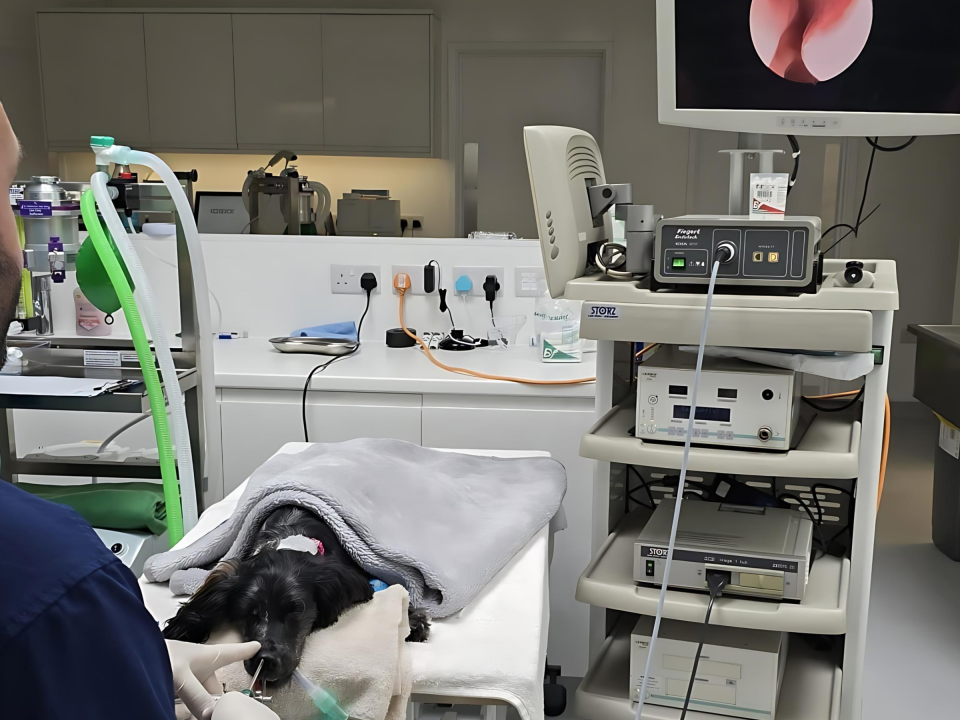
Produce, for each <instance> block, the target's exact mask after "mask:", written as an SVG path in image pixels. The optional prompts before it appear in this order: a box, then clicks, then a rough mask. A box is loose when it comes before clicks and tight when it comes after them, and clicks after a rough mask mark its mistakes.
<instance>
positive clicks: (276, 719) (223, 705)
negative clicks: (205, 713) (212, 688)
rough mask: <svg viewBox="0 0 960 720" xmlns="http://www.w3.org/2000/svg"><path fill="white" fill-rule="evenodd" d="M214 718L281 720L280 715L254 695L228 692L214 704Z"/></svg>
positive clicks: (216, 719)
mask: <svg viewBox="0 0 960 720" xmlns="http://www.w3.org/2000/svg"><path fill="white" fill-rule="evenodd" d="M212 720H280V716H279V715H277V714H276V713H275V712H274V711H273V710H271V709H270V708H268V707H267V706H266V705H264V704H263V703H262V702H258V701H257V700H254V699H253V698H252V697H247V696H246V695H244V694H243V693H238V692H228V693H227V694H225V695H224V696H223V697H222V698H220V699H219V700H218V701H217V704H216V705H215V706H214V708H213V717H212Z"/></svg>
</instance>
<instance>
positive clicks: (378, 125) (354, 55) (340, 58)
mask: <svg viewBox="0 0 960 720" xmlns="http://www.w3.org/2000/svg"><path fill="white" fill-rule="evenodd" d="M322 45H323V107H324V117H325V120H326V123H325V126H324V144H325V145H326V146H327V147H329V148H332V149H355V150H361V151H363V150H367V151H377V150H394V151H398V152H414V153H415V152H429V151H430V138H431V124H430V76H431V73H430V69H431V67H430V66H431V52H430V18H429V16H427V15H412V16H404V15H324V16H323V43H322Z"/></svg>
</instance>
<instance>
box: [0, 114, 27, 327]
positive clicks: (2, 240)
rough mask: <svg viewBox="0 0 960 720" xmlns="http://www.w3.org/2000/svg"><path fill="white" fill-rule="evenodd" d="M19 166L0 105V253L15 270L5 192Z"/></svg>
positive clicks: (19, 259) (15, 244) (15, 247)
mask: <svg viewBox="0 0 960 720" xmlns="http://www.w3.org/2000/svg"><path fill="white" fill-rule="evenodd" d="M19 164H20V143H19V142H18V141H17V136H16V135H14V134H13V128H12V127H10V121H9V120H8V119H7V114H6V113H5V112H4V110H3V105H2V104H0V191H2V192H3V194H2V196H0V253H2V254H3V255H5V256H6V257H7V258H9V260H10V261H11V262H13V263H14V264H15V265H16V267H17V268H19V267H21V266H22V264H23V253H21V252H20V238H19V237H18V235H17V226H16V224H15V223H14V219H13V212H12V211H11V209H10V203H8V202H7V191H8V190H9V188H10V186H11V185H12V184H13V181H14V180H16V179H17V167H18V166H19ZM12 319H13V318H0V322H4V323H9V322H10V321H11V320H12Z"/></svg>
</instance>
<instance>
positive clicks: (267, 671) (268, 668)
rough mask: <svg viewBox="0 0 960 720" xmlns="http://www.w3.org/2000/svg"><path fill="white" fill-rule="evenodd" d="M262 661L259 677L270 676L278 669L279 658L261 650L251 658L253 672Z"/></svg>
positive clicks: (271, 652)
mask: <svg viewBox="0 0 960 720" xmlns="http://www.w3.org/2000/svg"><path fill="white" fill-rule="evenodd" d="M261 660H262V661H263V670H261V671H260V677H266V676H267V675H272V674H273V673H275V672H276V671H277V670H278V669H279V668H280V656H279V655H278V654H277V653H275V652H273V651H271V650H261V651H260V652H258V653H257V654H256V655H254V656H253V664H254V672H256V668H257V667H258V666H259V665H260V661H261Z"/></svg>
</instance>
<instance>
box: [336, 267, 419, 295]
mask: <svg viewBox="0 0 960 720" xmlns="http://www.w3.org/2000/svg"><path fill="white" fill-rule="evenodd" d="M368 272H369V273H373V274H374V275H375V276H376V278H377V287H376V288H374V290H373V292H374V294H378V293H379V292H380V287H381V286H382V285H383V282H382V280H381V278H380V266H379V265H331V266H330V292H331V293H333V294H334V295H366V294H367V291H366V290H364V289H363V288H362V287H360V277H361V276H362V275H363V274H364V273H368ZM422 282H423V280H422V278H421V283H422Z"/></svg>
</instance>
